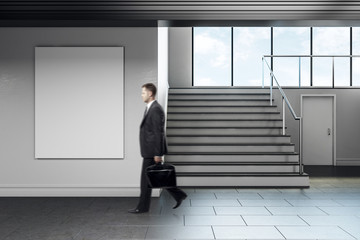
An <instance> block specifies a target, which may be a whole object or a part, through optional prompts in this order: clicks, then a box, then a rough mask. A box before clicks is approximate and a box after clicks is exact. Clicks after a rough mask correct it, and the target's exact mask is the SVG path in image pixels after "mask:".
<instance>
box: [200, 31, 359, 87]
mask: <svg viewBox="0 0 360 240" xmlns="http://www.w3.org/2000/svg"><path fill="white" fill-rule="evenodd" d="M351 29H352V35H351V34H350V30H351ZM271 32H272V33H273V34H271ZM351 36H352V38H351ZM350 44H352V52H350ZM193 50H194V52H193V81H194V82H193V84H194V86H254V87H259V86H262V63H261V58H262V56H263V55H271V54H273V55H295V56H298V55H307V56H309V55H350V53H351V54H353V55H360V27H353V28H350V27H313V28H311V27H272V28H271V27H195V28H193ZM295 56H293V57H274V58H273V59H272V64H273V66H272V67H273V70H274V74H275V76H276V79H277V80H278V82H279V84H280V85H281V86H285V87H286V86H292V87H299V84H300V87H303V86H314V87H349V86H357V87H360V57H359V58H353V59H352V68H350V63H351V61H350V58H349V57H334V58H333V57H331V56H330V57H324V56H319V57H312V58H310V57H301V58H300V57H295ZM333 59H334V60H333ZM267 61H268V63H269V64H270V63H271V59H269V58H267ZM333 61H334V64H333ZM299 63H300V64H299ZM351 69H352V70H351ZM333 73H334V74H333ZM350 74H352V75H350ZM350 76H352V85H351V84H350V83H351V81H350ZM264 77H265V82H264V85H265V86H269V83H270V81H269V80H270V77H269V71H268V68H267V66H266V64H265V67H264ZM299 79H300V82H299Z"/></svg>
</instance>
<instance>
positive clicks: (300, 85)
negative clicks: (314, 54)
mask: <svg viewBox="0 0 360 240" xmlns="http://www.w3.org/2000/svg"><path fill="white" fill-rule="evenodd" d="M299 88H301V57H299Z"/></svg>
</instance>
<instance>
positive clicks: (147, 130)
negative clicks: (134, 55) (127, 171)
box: [128, 83, 187, 213]
mask: <svg viewBox="0 0 360 240" xmlns="http://www.w3.org/2000/svg"><path fill="white" fill-rule="evenodd" d="M141 96H142V99H143V101H144V102H145V103H146V104H147V105H146V109H145V113H144V117H143V120H142V122H141V124H140V150H141V156H142V157H143V163H142V170H141V180H140V188H141V193H140V200H139V203H138V205H137V207H136V208H135V209H130V210H129V211H128V212H130V213H144V212H148V211H149V208H150V200H151V188H149V186H148V182H147V179H146V176H145V169H146V168H147V167H148V166H151V165H153V164H155V163H159V162H161V161H162V160H163V155H164V154H166V153H167V145H166V137H165V131H164V126H165V114H164V110H163V109H162V107H161V106H160V104H159V103H158V102H157V101H156V100H155V96H156V86H155V85H154V84H152V83H146V84H144V85H143V86H142V93H141ZM166 190H167V191H168V192H169V193H170V195H171V196H172V197H173V198H174V199H175V201H176V205H175V206H174V207H173V208H174V209H175V208H177V207H179V206H180V204H181V202H182V201H183V200H184V199H185V198H186V197H187V195H186V193H185V192H183V191H182V190H181V189H179V188H177V187H174V188H166Z"/></svg>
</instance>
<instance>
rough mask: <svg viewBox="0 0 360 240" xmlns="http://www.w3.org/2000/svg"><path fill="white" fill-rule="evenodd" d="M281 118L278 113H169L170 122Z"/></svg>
mask: <svg viewBox="0 0 360 240" xmlns="http://www.w3.org/2000/svg"><path fill="white" fill-rule="evenodd" d="M280 117H281V116H280V114H278V113H271V114H261V113H260V114H258V113H243V114H236V113H233V114H206V113H203V114H189V113H186V114H172V113H168V119H169V120H178V119H229V120H232V119H279V118H280Z"/></svg>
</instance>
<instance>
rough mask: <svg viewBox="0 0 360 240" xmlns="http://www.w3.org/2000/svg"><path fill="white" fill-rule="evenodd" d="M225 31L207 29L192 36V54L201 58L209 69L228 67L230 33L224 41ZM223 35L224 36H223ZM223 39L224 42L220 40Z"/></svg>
mask: <svg viewBox="0 0 360 240" xmlns="http://www.w3.org/2000/svg"><path fill="white" fill-rule="evenodd" d="M226 32H227V31H220V30H219V29H217V28H208V30H207V31H206V30H203V31H201V32H200V33H196V34H195V36H194V38H195V39H194V52H195V55H196V56H199V57H200V56H201V58H202V59H204V60H205V61H207V62H208V63H209V64H210V66H211V67H216V68H229V67H230V54H231V53H230V51H231V49H230V37H231V35H230V32H229V34H228V38H227V39H226ZM224 35H225V36H224ZM222 38H224V40H225V41H224V40H223V39H222Z"/></svg>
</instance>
